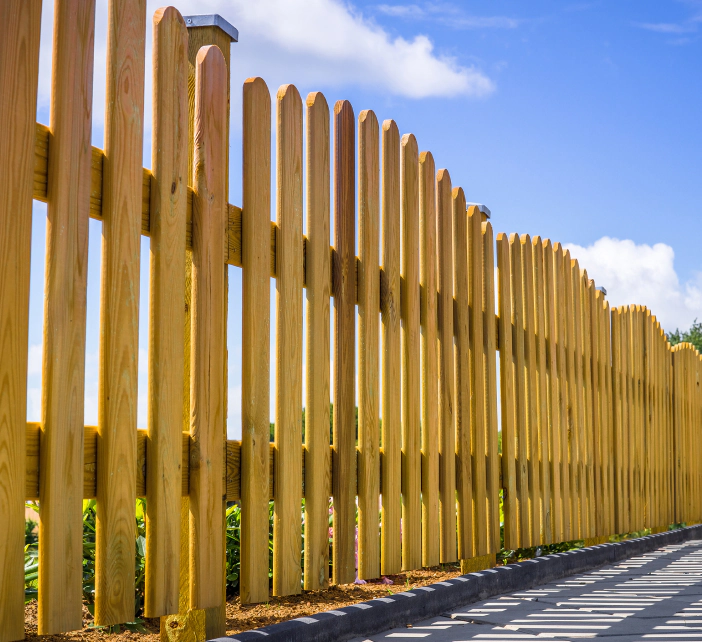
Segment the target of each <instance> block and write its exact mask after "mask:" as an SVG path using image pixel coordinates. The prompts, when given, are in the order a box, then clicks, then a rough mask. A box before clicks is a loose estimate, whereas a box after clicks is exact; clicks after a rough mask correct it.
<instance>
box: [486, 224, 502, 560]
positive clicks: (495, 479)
mask: <svg viewBox="0 0 702 642" xmlns="http://www.w3.org/2000/svg"><path fill="white" fill-rule="evenodd" d="M481 232H482V237H483V248H482V249H483V252H482V265H481V272H482V275H483V305H482V317H483V339H484V343H483V350H484V360H483V364H484V369H485V373H486V374H485V394H484V396H485V413H486V415H485V440H486V444H485V445H486V451H487V452H486V458H487V486H486V495H487V497H486V500H487V515H488V517H487V520H488V524H487V528H488V553H489V554H497V552H498V551H499V550H500V548H501V545H500V498H499V495H500V470H499V468H500V455H499V452H498V425H497V424H498V422H497V336H496V330H497V326H496V324H495V322H494V321H493V319H494V311H495V250H494V246H495V244H494V240H493V232H492V225H490V222H489V221H486V222H484V223H482V224H481Z"/></svg>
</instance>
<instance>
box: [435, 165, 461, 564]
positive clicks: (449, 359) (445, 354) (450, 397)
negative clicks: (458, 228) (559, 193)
mask: <svg viewBox="0 0 702 642" xmlns="http://www.w3.org/2000/svg"><path fill="white" fill-rule="evenodd" d="M436 216H437V223H436V237H437V261H438V284H437V285H438V293H439V296H438V328H439V558H440V561H441V563H446V562H452V561H455V560H456V557H457V549H456V428H455V421H456V415H455V380H454V363H453V357H454V354H453V203H452V198H451V177H450V176H449V173H448V171H447V170H445V169H440V170H439V171H438V172H437V174H436Z"/></svg>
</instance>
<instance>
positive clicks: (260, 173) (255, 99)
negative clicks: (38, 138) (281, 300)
mask: <svg viewBox="0 0 702 642" xmlns="http://www.w3.org/2000/svg"><path fill="white" fill-rule="evenodd" d="M242 146H243V150H244V159H245V162H244V164H243V168H242V174H243V192H242V196H243V207H244V211H245V212H246V214H245V215H244V216H243V217H242V223H241V242H242V252H241V262H242V270H243V273H242V338H241V471H242V474H241V573H240V578H239V582H240V589H239V591H240V595H241V601H242V602H243V603H248V602H263V601H265V600H267V599H268V497H269V488H268V456H269V455H268V451H269V439H270V420H269V416H270V410H269V399H270V392H269V385H270V381H269V370H270V365H269V360H270V238H271V237H270V211H271V186H270V176H271V98H270V94H269V92H268V87H267V86H266V83H265V82H264V81H263V80H262V79H261V78H250V79H249V80H247V81H246V82H245V83H244V95H243V140H242Z"/></svg>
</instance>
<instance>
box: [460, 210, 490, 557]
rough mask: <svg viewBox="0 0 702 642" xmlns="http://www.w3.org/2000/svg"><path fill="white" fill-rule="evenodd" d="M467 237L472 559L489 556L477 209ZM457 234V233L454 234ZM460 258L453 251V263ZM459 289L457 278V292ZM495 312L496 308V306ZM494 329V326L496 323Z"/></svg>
mask: <svg viewBox="0 0 702 642" xmlns="http://www.w3.org/2000/svg"><path fill="white" fill-rule="evenodd" d="M464 218H465V213H464ZM467 218H468V220H467V230H466V231H467V234H463V235H462V236H463V238H465V241H463V239H461V241H462V242H463V244H464V245H465V246H467V248H468V264H469V266H470V276H469V277H468V279H469V280H468V279H466V280H467V285H468V305H469V306H470V315H471V316H470V341H469V346H470V350H469V353H468V356H469V360H470V362H469V364H468V365H469V373H470V422H469V423H470V449H471V455H472V460H473V484H472V486H473V489H472V494H473V556H475V557H482V556H483V555H487V553H488V532H489V526H488V515H487V478H486V474H487V472H486V457H487V452H488V423H487V416H486V411H487V403H486V397H485V393H486V386H485V383H486V382H485V376H486V367H487V355H486V353H485V327H484V323H483V294H484V292H483V276H484V272H483V233H482V223H481V213H480V210H478V208H476V207H471V208H470V210H469V212H468V217H467ZM454 234H455V235H456V236H458V234H456V232H455V231H454ZM457 256H458V254H457V252H454V261H455V260H456V257H457ZM458 287H459V281H458V279H456V282H455V285H454V289H455V290H457V288H458ZM493 310H494V306H493ZM493 326H494V323H493Z"/></svg>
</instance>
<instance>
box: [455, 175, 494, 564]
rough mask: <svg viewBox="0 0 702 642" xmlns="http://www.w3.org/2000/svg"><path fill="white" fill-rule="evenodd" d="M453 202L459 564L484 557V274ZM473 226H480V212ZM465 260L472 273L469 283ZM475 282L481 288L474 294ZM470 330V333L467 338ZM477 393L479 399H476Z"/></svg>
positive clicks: (468, 220)
mask: <svg viewBox="0 0 702 642" xmlns="http://www.w3.org/2000/svg"><path fill="white" fill-rule="evenodd" d="M452 197H453V283H454V303H453V332H454V337H455V349H454V368H455V377H454V382H455V384H454V385H455V394H456V402H455V406H454V408H455V423H456V458H455V461H456V505H457V521H458V534H457V535H458V539H457V544H458V559H460V560H465V559H468V558H470V557H474V556H475V557H477V556H480V555H485V552H486V551H485V549H486V541H485V533H486V528H485V527H486V526H487V524H486V519H485V517H486V516H485V455H484V452H485V444H484V440H483V439H481V437H482V436H483V435H484V433H482V431H483V430H484V423H483V422H482V421H481V420H482V413H476V412H475V409H476V406H477V405H479V404H481V403H482V401H483V396H482V394H480V393H482V384H483V376H482V375H483V373H482V358H481V357H482V350H483V342H482V331H483V324H482V323H479V321H482V319H481V318H479V317H478V316H477V311H478V310H480V314H481V316H482V301H481V300H482V270H481V269H478V270H476V258H477V257H476V254H475V241H476V240H477V241H478V242H480V246H479V254H478V255H477V256H478V257H480V256H481V254H482V238H481V237H480V236H479V237H478V238H477V239H476V238H475V229H474V226H473V223H474V221H475V220H476V219H474V218H473V217H472V216H469V217H466V197H465V194H464V193H463V190H462V189H461V188H460V187H454V188H453V190H452ZM477 221H478V224H480V213H479V212H478V216H477ZM469 228H470V229H469ZM469 255H470V259H469ZM469 260H470V267H471V270H472V271H471V273H470V280H469V276H468V262H469ZM481 263H482V261H481ZM476 281H477V282H478V283H479V289H478V290H477V292H476V288H475V285H476ZM476 294H477V297H476ZM476 299H477V301H476ZM476 304H478V305H480V307H479V308H478V307H477V305H476ZM469 315H470V316H469ZM469 328H470V330H472V331H473V332H472V333H471V334H470V335H469V331H470V330H469ZM476 335H477V336H478V337H479V338H480V344H479V345H478V344H477V343H476ZM476 363H477V365H478V369H477V371H476ZM476 379H477V380H476ZM475 394H480V396H479V397H477V398H475V399H474V398H473V396H474V395H475ZM471 448H472V449H471ZM481 490H482V492H481ZM474 498H479V499H480V500H482V501H481V503H480V504H478V503H475V504H474ZM474 513H475V514H474Z"/></svg>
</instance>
